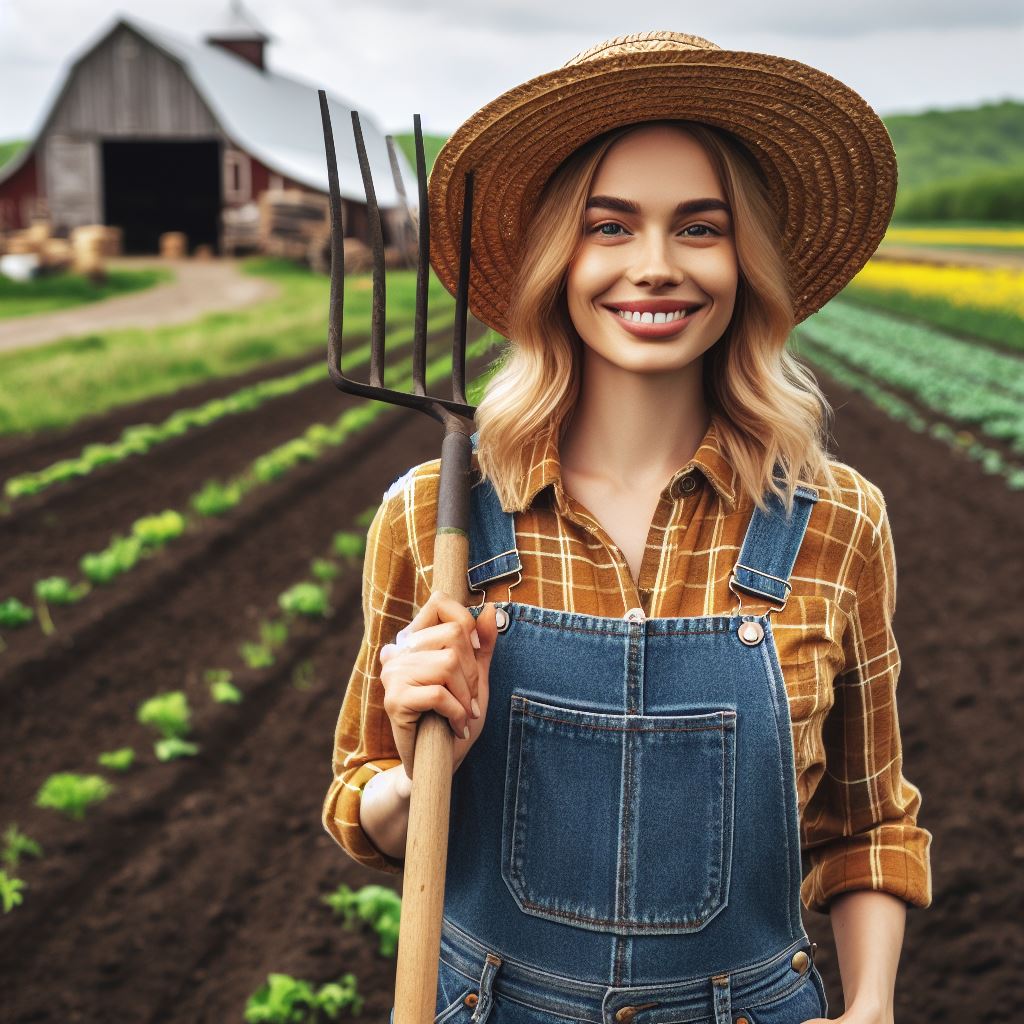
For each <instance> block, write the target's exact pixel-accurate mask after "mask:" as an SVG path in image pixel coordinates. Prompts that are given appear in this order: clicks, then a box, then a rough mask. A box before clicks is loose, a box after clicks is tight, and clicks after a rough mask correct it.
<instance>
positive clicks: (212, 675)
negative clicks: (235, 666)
mask: <svg viewBox="0 0 1024 1024" xmlns="http://www.w3.org/2000/svg"><path fill="white" fill-rule="evenodd" d="M203 679H204V680H205V681H206V682H207V683H209V684H210V685H211V686H212V685H213V684H214V683H230V682H231V679H232V674H231V669H229V668H207V669H204V670H203Z"/></svg>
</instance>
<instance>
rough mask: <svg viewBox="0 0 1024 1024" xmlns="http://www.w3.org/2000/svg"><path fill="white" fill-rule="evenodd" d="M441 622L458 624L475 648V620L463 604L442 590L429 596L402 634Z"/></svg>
mask: <svg viewBox="0 0 1024 1024" xmlns="http://www.w3.org/2000/svg"><path fill="white" fill-rule="evenodd" d="M441 622H458V623H459V624H460V625H461V626H462V627H463V629H464V630H465V632H466V639H467V641H469V643H470V644H471V645H472V646H475V645H473V641H472V635H473V631H474V630H475V629H476V619H474V618H473V614H472V612H470V610H469V609H468V608H467V607H466V606H465V605H464V604H462V603H461V602H460V601H456V600H455V599H454V598H453V597H450V596H449V595H448V594H446V593H445V592H444V591H443V590H435V591H434V592H433V593H432V594H431V595H430V597H429V598H428V599H427V601H426V603H425V604H424V605H423V607H422V608H421V609H420V610H419V611H418V612H417V613H416V615H415V616H414V617H413V620H412V622H410V623H409V625H408V626H407V627H406V629H405V630H402V632H403V633H405V632H406V631H408V633H413V632H418V631H420V630H422V629H426V628H427V627H429V626H436V625H437V624H438V623H441Z"/></svg>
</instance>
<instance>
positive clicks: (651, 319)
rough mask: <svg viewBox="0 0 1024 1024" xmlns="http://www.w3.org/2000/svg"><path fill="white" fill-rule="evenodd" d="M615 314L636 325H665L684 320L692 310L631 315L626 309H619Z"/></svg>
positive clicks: (635, 313)
mask: <svg viewBox="0 0 1024 1024" xmlns="http://www.w3.org/2000/svg"><path fill="white" fill-rule="evenodd" d="M615 312H616V313H618V315H619V316H620V317H622V319H623V320H631V321H632V322H633V323H635V324H664V323H669V322H671V321H672V320H682V319H683V317H685V316H686V314H687V313H688V312H691V310H686V309H677V310H674V311H673V312H671V313H638V312H634V313H630V312H629V311H628V310H625V309H617V310H615Z"/></svg>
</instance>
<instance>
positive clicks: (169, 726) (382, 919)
mask: <svg viewBox="0 0 1024 1024" xmlns="http://www.w3.org/2000/svg"><path fill="white" fill-rule="evenodd" d="M376 508H377V503H376V502H375V503H373V504H371V505H370V506H369V507H368V508H367V509H365V510H364V511H363V513H361V514H360V515H359V516H358V517H357V518H356V522H357V523H358V524H359V525H360V526H363V527H364V528H365V526H366V524H367V523H368V521H369V519H370V518H371V517H372V515H373V514H374V512H375V511H376ZM364 549H365V530H364V532H363V533H356V532H350V531H341V532H339V533H337V534H335V535H334V537H333V538H332V543H331V551H330V553H329V555H328V556H327V557H324V558H316V559H314V560H313V562H312V563H311V566H310V571H311V574H312V576H313V577H314V578H315V580H316V582H314V581H311V580H309V579H302V580H300V581H298V582H296V583H294V584H293V585H292V586H290V587H288V588H286V589H285V590H284V591H283V592H282V593H281V594H279V595H278V599H277V604H278V606H279V607H280V609H282V610H283V612H284V618H282V619H279V620H276V621H264V622H262V623H261V624H260V642H259V643H252V642H243V643H242V644H240V645H239V648H238V650H239V653H240V654H241V655H242V657H243V658H244V659H245V661H246V663H247V664H248V665H249V666H250V668H252V667H259V668H267V667H269V666H271V665H273V664H274V659H275V654H274V651H275V650H276V649H278V648H280V647H282V646H283V645H284V644H285V643H286V641H287V639H288V629H289V623H290V621H292V620H294V619H295V618H296V617H298V616H302V617H304V618H307V619H310V620H313V621H318V620H325V619H326V618H327V617H328V616H329V615H330V614H331V608H330V606H329V600H330V590H331V586H332V583H333V581H334V580H336V579H337V578H338V576H339V575H341V573H342V572H344V571H356V572H358V571H359V568H360V566H361V556H362V554H363V552H364ZM337 556H340V557H341V558H342V564H339V563H338V561H336V560H335V559H336V557H337ZM254 650H258V651H261V652H262V654H261V655H260V656H259V659H258V665H257V659H256V658H255V657H254V653H253V652H254ZM302 664H303V665H306V666H308V665H309V663H308V662H304V663H302ZM301 668H302V666H300V667H299V668H298V669H297V670H296V671H295V672H293V674H292V680H293V684H294V685H296V686H298V687H300V688H302V687H303V680H302V674H301ZM203 676H204V678H205V680H206V682H207V683H208V685H209V692H210V696H211V698H212V700H213V701H214V702H216V703H218V704H240V703H241V702H242V701H243V700H244V695H243V692H242V691H241V690H239V689H238V688H237V687H236V686H234V685H233V683H232V681H231V678H232V673H231V672H230V670H228V669H225V668H220V667H217V668H209V669H206V670H205V671H204V673H203ZM305 685H307V686H308V682H307V683H306V684H305ZM135 718H136V719H137V720H138V721H139V722H140V723H142V724H143V725H147V726H150V727H152V728H153V729H154V730H155V731H156V732H157V733H158V735H159V737H160V738H159V739H158V740H157V741H156V743H155V746H154V753H155V756H156V759H157V761H159V762H167V761H172V760H177V759H179V758H185V757H195V756H196V755H197V754H198V753H199V749H200V748H199V745H198V744H197V743H195V742H193V741H192V740H191V739H189V736H190V734H191V732H192V724H191V720H190V718H191V711H190V708H189V705H188V701H187V698H186V695H185V693H184V691H183V690H172V691H168V692H162V693H157V694H154V695H153V696H150V697H148V698H147V699H145V700H143V701H142V702H141V704H140V705H139V706H138V708H137V709H136V712H135ZM97 762H98V764H99V765H100V766H101V767H103V768H105V769H107V770H108V771H109V772H112V773H116V774H120V775H123V774H124V773H126V772H129V771H131V770H132V768H133V766H135V764H136V756H135V750H134V748H133V747H131V746H127V747H121V748H118V749H116V750H109V751H103V752H100V753H99V754H98V755H97ZM116 789H117V786H116V785H115V784H114V783H112V782H110V781H109V780H108V779H107V778H106V777H104V776H103V775H100V774H97V773H89V774H87V773H79V772H67V771H65V772H58V773H54V774H51V775H50V776H48V777H47V778H46V779H45V780H44V782H43V783H42V785H41V786H40V787H39V790H38V792H37V794H36V798H35V803H36V805H37V806H39V807H42V808H47V809H51V810H53V811H56V812H59V813H61V814H63V815H65V816H66V817H67V818H69V819H72V820H75V821H81V820H83V819H84V818H85V815H86V812H87V810H88V808H89V807H90V806H92V805H93V804H95V803H98V802H101V801H104V800H106V799H107V798H108V797H110V796H111V795H112V794H113V793H114V792H115V791H116ZM42 856H43V848H42V846H41V845H40V844H39V843H38V842H36V841H35V840H34V839H32V838H31V837H30V836H29V835H27V834H25V833H24V832H22V831H21V830H20V829H19V828H18V826H17V824H16V823H12V824H10V825H9V826H8V827H7V828H6V829H5V831H4V833H3V845H2V850H0V859H2V861H3V864H4V868H3V869H0V908H2V910H3V912H4V913H5V914H6V913H10V912H11V911H12V910H13V909H14V908H15V907H17V906H19V905H21V904H22V903H23V902H24V892H25V890H26V888H27V886H26V883H25V881H24V880H23V879H21V878H19V877H17V876H16V875H15V874H14V873H13V872H14V871H16V870H17V869H18V866H19V862H20V861H22V860H24V859H27V858H29V857H31V858H36V859H39V858H41V857H42ZM8 869H9V870H10V872H11V873H8ZM50 895H51V896H54V895H55V894H50ZM320 902H322V903H323V904H325V905H326V906H327V907H328V908H329V909H330V910H331V911H333V913H334V915H335V916H338V917H343V918H344V920H343V926H344V927H345V928H347V929H349V930H352V929H355V928H358V927H360V926H361V925H367V926H369V927H370V928H371V929H372V930H373V931H374V932H376V934H377V936H378V939H379V953H380V954H381V955H382V956H386V957H392V958H393V957H394V956H395V953H396V950H397V944H398V928H399V919H400V913H401V899H400V897H399V896H398V894H397V893H396V892H394V890H393V889H390V888H388V887H382V886H377V885H370V886H363V887H362V888H361V889H359V890H357V891H353V890H352V889H351V888H349V886H347V885H344V884H342V885H340V886H339V887H338V888H337V889H336V890H335V891H334V892H329V893H326V894H324V895H321V896H320ZM362 1005H363V996H362V995H361V994H360V993H359V988H358V979H357V977H356V976H355V975H354V974H352V973H351V972H348V973H345V974H343V975H341V976H340V977H338V978H337V980H335V981H329V982H327V983H325V984H322V985H319V986H317V987H314V986H313V985H312V984H311V983H309V982H307V981H304V980H302V979H298V978H293V977H291V976H289V975H287V974H283V973H279V972H269V973H268V975H267V978H266V981H265V982H264V983H263V984H262V985H261V986H259V988H257V990H256V991H255V992H253V993H252V994H251V995H250V996H249V997H248V999H247V1001H246V1004H245V1007H244V1009H243V1016H244V1019H245V1020H246V1021H249V1022H252V1024H258V1022H282V1024H283V1022H285V1021H303V1020H310V1021H311V1020H313V1019H314V1018H315V1019H320V1018H319V1017H315V1015H316V1014H318V1013H319V1014H323V1015H324V1016H325V1017H327V1018H328V1019H332V1020H333V1019H336V1018H337V1016H338V1014H339V1012H340V1011H341V1010H342V1009H343V1008H348V1011H349V1012H350V1013H355V1014H358V1013H359V1012H361V1009H362Z"/></svg>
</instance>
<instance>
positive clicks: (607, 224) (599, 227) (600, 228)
mask: <svg viewBox="0 0 1024 1024" xmlns="http://www.w3.org/2000/svg"><path fill="white" fill-rule="evenodd" d="M621 227H622V225H621V224H617V223H616V222H615V221H612V220H606V221H604V222H603V223H602V224H595V225H594V226H593V227H592V228H591V229H590V234H592V235H593V234H598V233H599V234H601V235H602V236H603V237H604V238H617V237H618V236H617V235H615V234H612V233H610V232H607V231H605V230H604V229H605V228H621ZM691 228H700V229H702V230H703V231H710V232H711V234H712V235H717V234H720V232H719V231H718V230H717V229H716V228H713V227H711V226H710V225H708V224H690V225H688V226H687V227H685V228H683V229H682V230H683V231H686V232H688V231H689V230H690V229H691ZM687 237H688V238H707V237H709V236H708V235H688V236H687Z"/></svg>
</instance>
